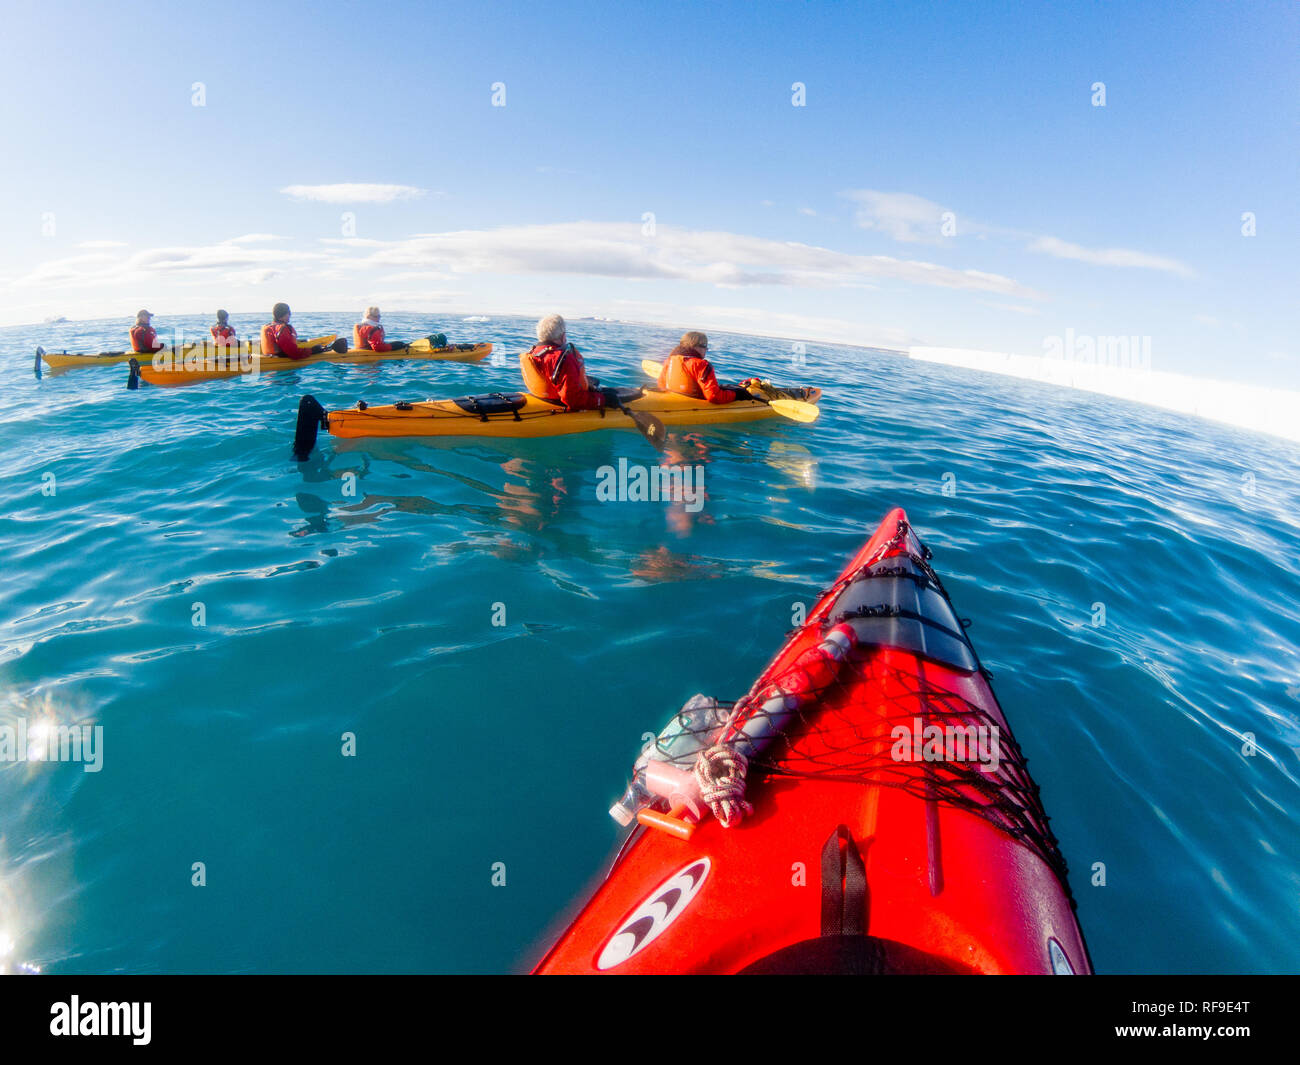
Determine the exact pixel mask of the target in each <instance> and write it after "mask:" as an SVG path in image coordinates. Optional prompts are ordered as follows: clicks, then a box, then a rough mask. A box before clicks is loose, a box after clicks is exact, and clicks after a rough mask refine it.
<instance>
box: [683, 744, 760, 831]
mask: <svg viewBox="0 0 1300 1065" xmlns="http://www.w3.org/2000/svg"><path fill="white" fill-rule="evenodd" d="M748 768H749V762H748V761H746V759H745V756H744V755H743V754H741V753H740V752H739V751H737V750H735V749H733V748H731V747H728V746H726V745H725V744H721V743H719V744H716V745H714V746H713V747H710V748H709V749H708V750H707V751H704V752H702V753H701V754H700V757H699V758H698V759H697V760H696V762H695V781H696V783H697V784H699V786H700V798H701V799H702V800H703V801H704V803H705V804H706V805H707V806H708V807H709V809H710V810H712V811H713V816H714V817H716V818H717V819H718V820H719V821H720V822H721V824H722V827H723V828H731V826H732V825H738V824H740V822H741V820H742V819H743V818H745V817H748V816H749V815H750V814H752V813H753V812H754V808H753V807H752V806H751V805H750V804H749V803H747V802H746V801H745V772H746V770H747V769H748Z"/></svg>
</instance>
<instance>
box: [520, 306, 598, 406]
mask: <svg viewBox="0 0 1300 1065" xmlns="http://www.w3.org/2000/svg"><path fill="white" fill-rule="evenodd" d="M519 368H520V370H521V371H523V375H524V387H525V388H527V389H528V391H529V392H531V393H532V394H533V395H534V396H536V397H537V398H538V399H545V400H549V401H550V402H552V403H563V404H564V406H565V407H566V408H567V409H569V410H601V409H602V408H603V407H604V406H605V397H604V395H603V394H602V393H601V392H600V391H599V389H598V388H597V387H596V386H597V385H599V384H600V382H599V381H597V380H596V379H595V378H588V377H587V368H586V366H585V365H584V363H583V361H582V354H581V353H580V352H579V351H578V349H577V348H575V347H574V346H573V345H572V344H570V343H569V337H568V334H567V332H566V331H565V325H564V319H563V318H561V317H560V316H559V315H558V314H550V315H547V316H546V317H545V318H543V319H542V320H541V321H540V322H538V323H537V345H536V346H535V347H534V348H532V350H530V351H526V352H524V353H523V354H521V355H520V356H519Z"/></svg>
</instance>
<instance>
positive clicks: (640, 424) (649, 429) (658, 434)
mask: <svg viewBox="0 0 1300 1065" xmlns="http://www.w3.org/2000/svg"><path fill="white" fill-rule="evenodd" d="M600 391H601V392H602V393H603V394H604V396H605V402H606V403H607V404H608V403H612V404H614V406H615V407H617V408H618V409H619V410H621V411H622V412H623V413H624V414H626V415H627V416H628V417H629V418H631V419H632V424H633V425H635V426H636V427H637V429H638V430H640V432H641V435H642V436H644V437H645V438H646V442H647V443H649V445H650V446H651V447H652V448H654V449H655V450H656V451H663V449H664V440H665V439H666V437H667V435H668V430H667V429H665V428H664V423H663V422H661V421H660V420H659V419H658V418H656V417H655V416H654V415H653V414H648V413H646V412H645V411H640V410H628V409H627V407H625V406H623V401H622V400H621V399H619V398H618V389H616V388H602V389H601V390H600Z"/></svg>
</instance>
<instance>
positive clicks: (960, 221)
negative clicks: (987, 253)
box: [842, 189, 1195, 277]
mask: <svg viewBox="0 0 1300 1065" xmlns="http://www.w3.org/2000/svg"><path fill="white" fill-rule="evenodd" d="M842 195H843V196H844V197H846V198H847V199H850V200H853V201H854V202H855V203H857V204H858V207H857V210H856V211H855V213H854V219H853V220H854V224H856V225H857V226H858V227H859V228H861V229H871V230H876V231H878V232H881V233H884V234H886V235H887V236H890V237H892V238H893V239H894V240H897V241H900V242H901V243H905V244H916V243H921V244H941V243H943V242H944V241H946V240H952V239H954V238H953V237H944V236H943V235H942V232H941V230H940V226H941V225H942V223H943V215H944V213H945V212H947V211H948V210H950V208H946V207H943V206H942V205H940V204H938V203H935V202H934V201H933V200H927V199H925V198H924V197H922V196H914V195H913V194H912V193H910V192H879V191H877V190H875V189H852V190H849V191H848V192H844V193H842ZM953 215H954V219H955V222H956V238H957V239H959V238H961V237H977V238H979V239H982V240H984V239H987V238H989V237H1001V238H1003V239H1006V240H1011V241H1023V242H1025V248H1026V250H1027V251H1032V252H1038V253H1040V254H1044V255H1052V256H1055V257H1056V258H1058V259H1072V260H1074V261H1076V262H1084V263H1089V264H1091V265H1093V266H1117V267H1125V268H1136V269H1143V270H1163V271H1166V272H1168V273H1173V274H1178V275H1180V276H1182V277H1192V276H1194V275H1195V271H1193V270H1192V269H1191V267H1189V266H1187V265H1186V264H1185V263H1181V262H1179V261H1178V260H1177V259H1171V258H1168V257H1167V256H1162V255H1151V254H1149V253H1147V252H1141V251H1134V250H1132V249H1129V248H1085V247H1083V246H1082V245H1080V244H1072V243H1070V242H1069V241H1065V240H1061V239H1059V238H1058V237H1050V236H1042V235H1039V234H1036V233H1029V232H1026V231H1024V230H1017V229H1011V228H1009V227H1006V226H995V225H990V224H988V223H985V222H980V221H977V220H975V219H972V218H969V217H967V216H965V215H960V214H958V213H957V212H955V211H954V212H953Z"/></svg>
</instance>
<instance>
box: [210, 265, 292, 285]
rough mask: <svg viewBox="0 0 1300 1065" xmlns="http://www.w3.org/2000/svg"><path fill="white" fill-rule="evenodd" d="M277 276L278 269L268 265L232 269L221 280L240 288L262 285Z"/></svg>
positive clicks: (278, 273)
mask: <svg viewBox="0 0 1300 1065" xmlns="http://www.w3.org/2000/svg"><path fill="white" fill-rule="evenodd" d="M279 276H280V271H279V270H276V269H274V268H272V267H269V266H258V267H254V268H252V269H251V270H234V271H232V272H231V273H228V274H225V275H224V276H223V277H222V280H223V281H225V282H227V283H228V284H231V285H236V286H238V287H241V288H242V287H244V286H247V285H263V284H265V283H266V282H268V281H270V280H271V278H273V277H279Z"/></svg>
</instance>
